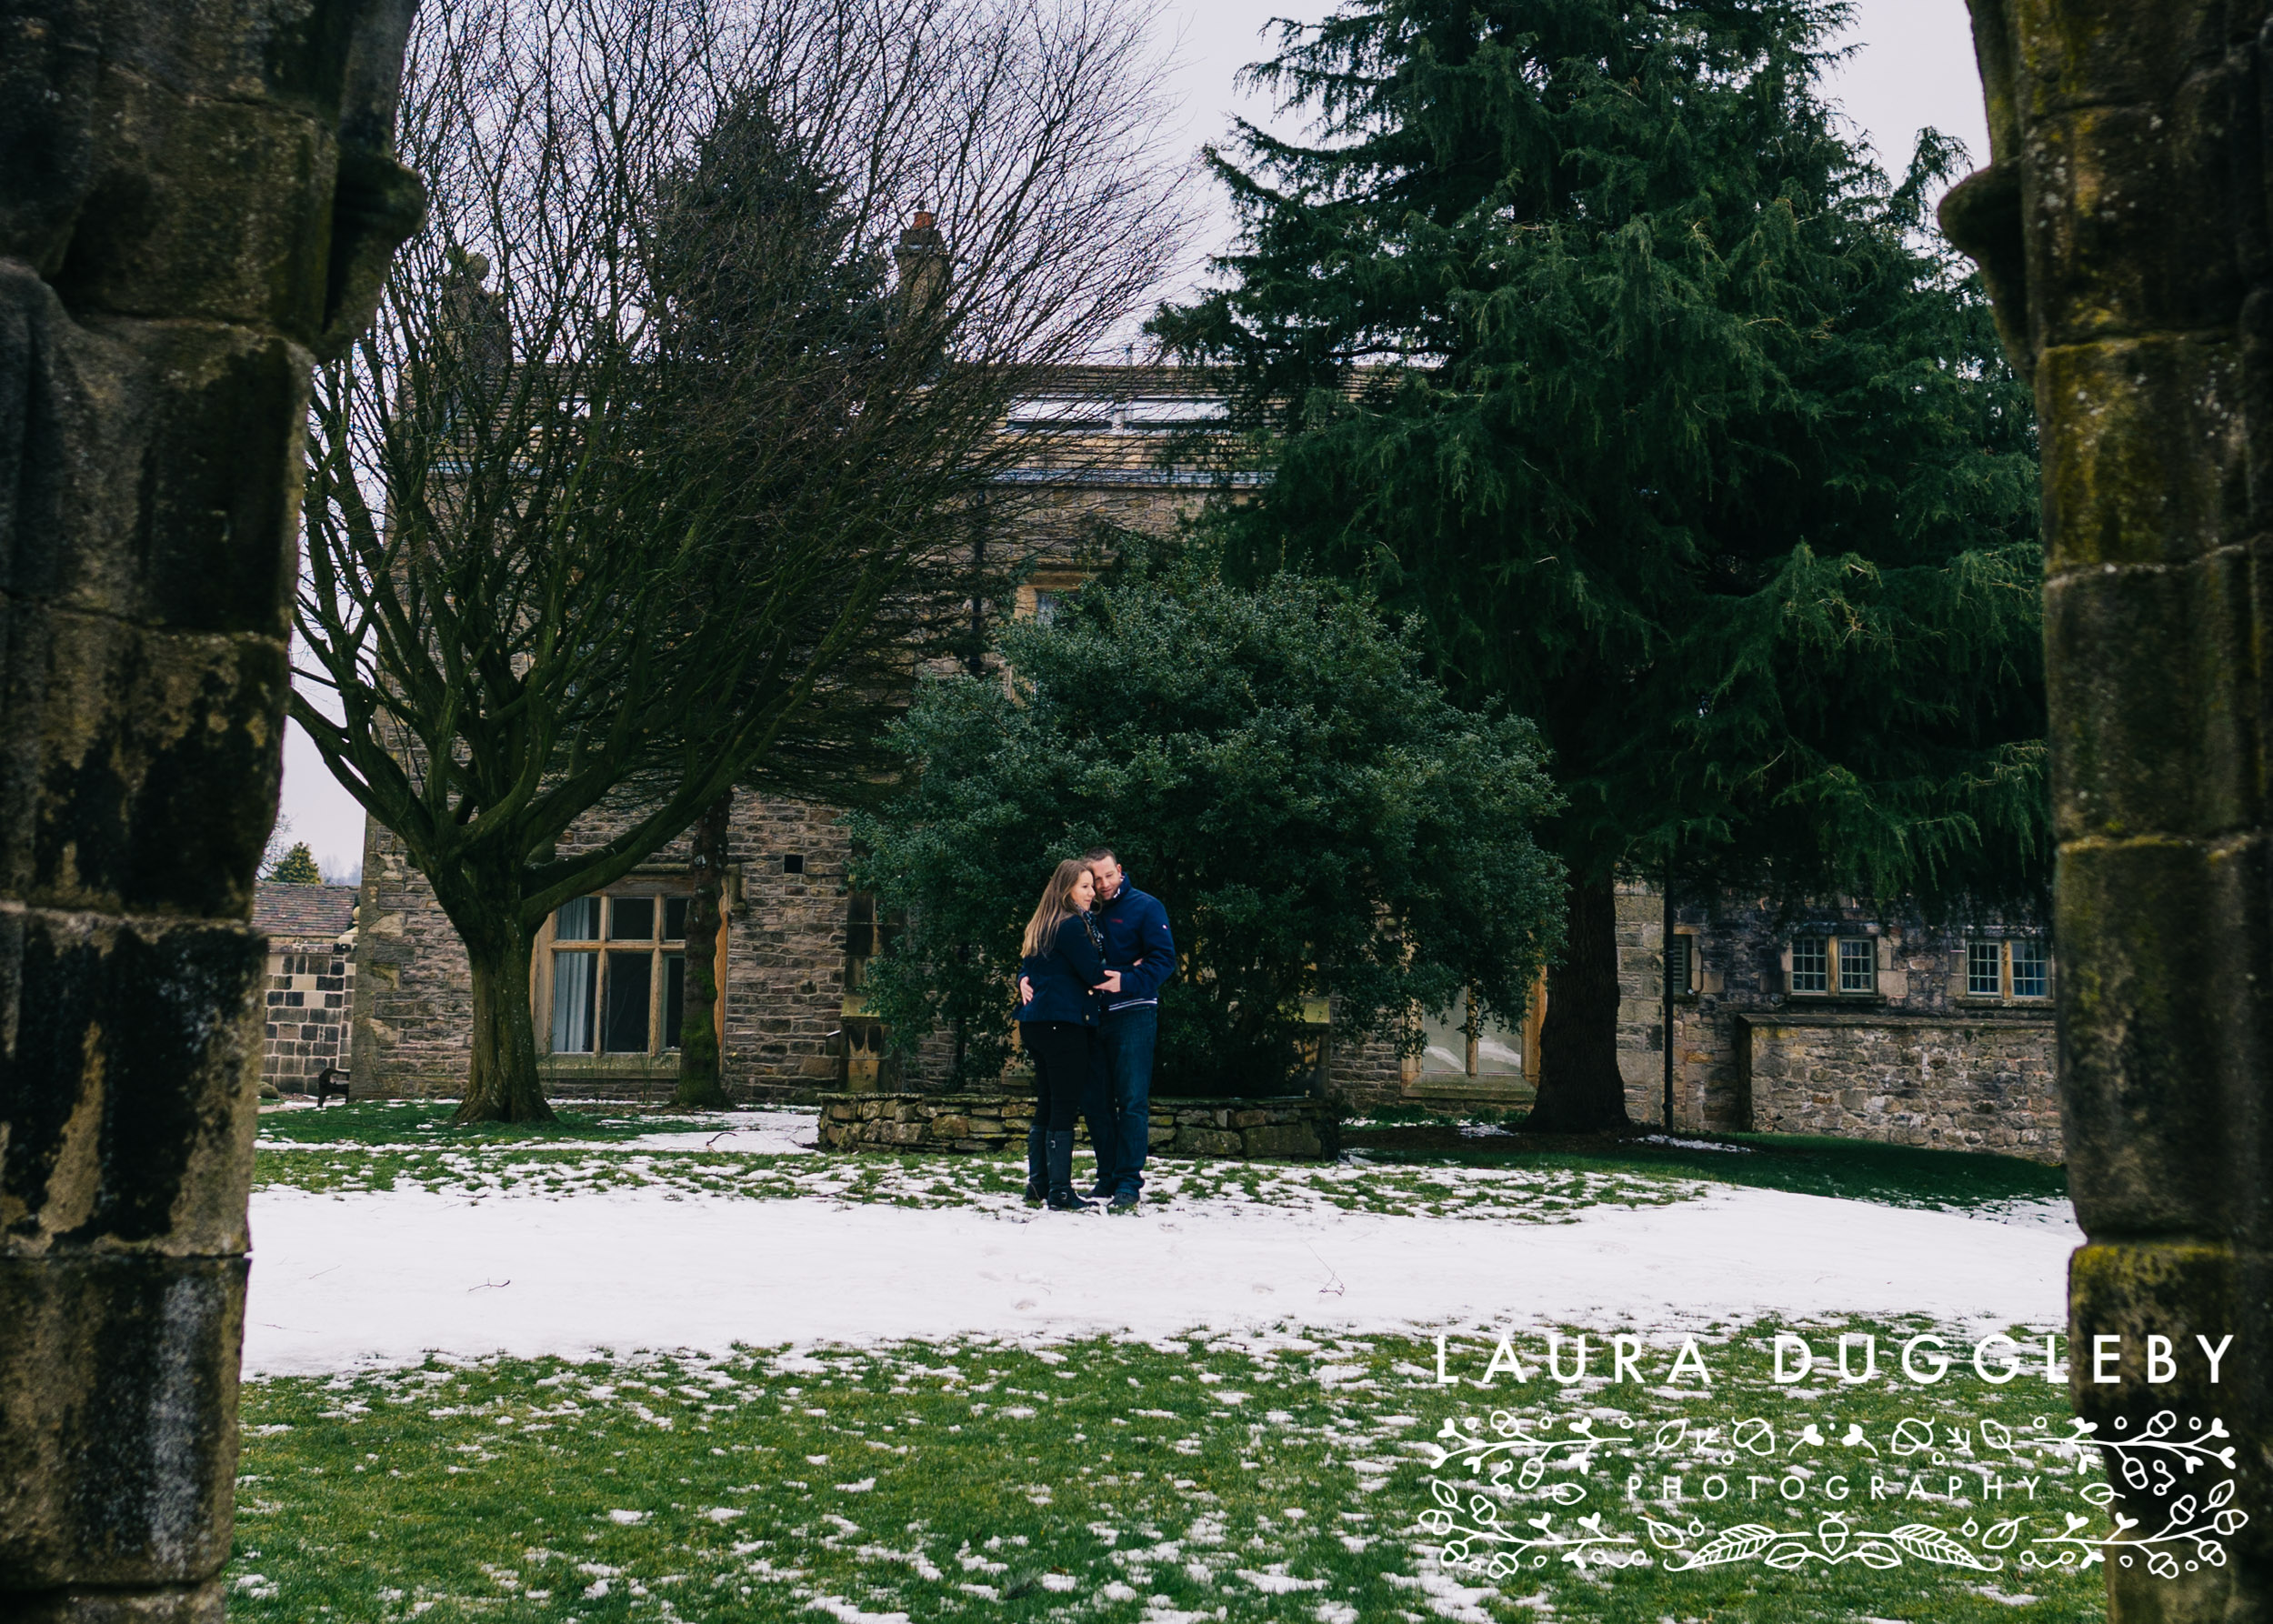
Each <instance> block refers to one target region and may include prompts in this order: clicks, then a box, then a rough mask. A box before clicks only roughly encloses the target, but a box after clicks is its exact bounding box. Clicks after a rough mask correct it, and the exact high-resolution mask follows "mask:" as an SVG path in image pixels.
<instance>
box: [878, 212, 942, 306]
mask: <svg viewBox="0 0 2273 1624" xmlns="http://www.w3.org/2000/svg"><path fill="white" fill-rule="evenodd" d="M892 264H893V265H894V266H895V267H896V268H897V270H898V272H899V277H900V303H901V307H902V308H903V309H904V310H906V311H909V312H924V311H936V309H937V307H938V306H940V305H942V304H944V303H945V302H946V296H947V239H946V237H945V236H942V235H941V233H940V230H939V227H938V226H937V225H936V223H935V221H934V220H933V218H932V213H931V211H930V210H929V209H927V208H919V209H917V210H916V220H915V223H914V224H913V225H911V226H908V228H907V229H906V230H905V231H903V232H901V233H900V240H899V244H898V246H896V247H895V248H894V249H893V250H892Z"/></svg>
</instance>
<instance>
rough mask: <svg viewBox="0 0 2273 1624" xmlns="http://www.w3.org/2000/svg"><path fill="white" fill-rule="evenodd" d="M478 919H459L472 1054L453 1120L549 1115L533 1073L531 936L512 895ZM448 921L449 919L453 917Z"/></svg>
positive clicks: (541, 1117)
mask: <svg viewBox="0 0 2273 1624" xmlns="http://www.w3.org/2000/svg"><path fill="white" fill-rule="evenodd" d="M481 912H482V916H483V919H482V927H480V928H478V929H476V930H474V931H468V930H466V928H465V927H463V926H460V927H459V929H458V935H459V936H460V937H461V938H462V939H463V940H464V941H465V943H466V968H467V969H468V970H470V971H471V972H472V973H473V978H474V1062H473V1066H472V1068H471V1069H470V1070H469V1071H468V1072H467V1075H466V1098H465V1100H464V1102H463V1103H462V1104H460V1105H459V1107H458V1108H457V1115H456V1116H455V1117H453V1118H450V1120H451V1121H453V1122H550V1121H551V1120H553V1108H552V1107H551V1106H549V1105H547V1104H546V1102H545V1089H544V1087H543V1085H542V1084H540V1083H539V1082H538V1081H537V1077H536V1019H535V1018H534V1017H533V1016H532V1015H531V1014H530V1012H529V955H530V952H531V950H532V946H533V944H532V943H531V942H530V940H529V933H528V932H527V931H526V929H524V928H523V927H522V925H521V923H520V917H521V910H520V907H519V902H518V899H517V898H516V899H515V901H514V904H513V905H512V906H511V907H496V908H494V909H492V908H485V909H483V910H481ZM453 922H454V923H455V921H453Z"/></svg>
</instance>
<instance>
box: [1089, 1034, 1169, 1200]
mask: <svg viewBox="0 0 2273 1624" xmlns="http://www.w3.org/2000/svg"><path fill="white" fill-rule="evenodd" d="M1097 1036H1098V1038H1099V1040H1100V1041H1099V1044H1098V1047H1099V1048H1100V1049H1101V1050H1102V1051H1103V1054H1104V1058H1105V1065H1104V1068H1103V1069H1104V1072H1105V1075H1106V1084H1107V1086H1108V1087H1109V1088H1111V1090H1112V1114H1113V1125H1114V1136H1113V1138H1114V1146H1113V1150H1114V1158H1113V1180H1114V1183H1115V1184H1116V1186H1117V1187H1118V1188H1120V1189H1122V1190H1125V1191H1126V1192H1127V1193H1128V1194H1129V1195H1132V1196H1133V1195H1136V1193H1137V1192H1138V1191H1140V1190H1142V1189H1143V1188H1145V1152H1146V1150H1147V1148H1149V1147H1150V1146H1151V1143H1152V1051H1153V1048H1154V1047H1155V1046H1156V1045H1157V1043H1158V1041H1159V1038H1160V1006H1159V1005H1157V1004H1138V1005H1135V1006H1133V1007H1130V1008H1126V1009H1108V1010H1106V1012H1105V1015H1104V1018H1103V1019H1102V1020H1101V1021H1100V1022H1099V1024H1098V1028H1097ZM1100 1165H1102V1164H1100Z"/></svg>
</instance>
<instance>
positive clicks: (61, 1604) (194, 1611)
mask: <svg viewBox="0 0 2273 1624" xmlns="http://www.w3.org/2000/svg"><path fill="white" fill-rule="evenodd" d="M6 1605H7V1609H8V1612H7V1617H8V1619H9V1624H223V1621H224V1619H226V1618H227V1616H228V1610H229V1602H228V1591H227V1590H226V1589H225V1587H224V1586H223V1585H222V1584H221V1583H220V1581H219V1580H217V1579H216V1580H214V1581H213V1582H211V1583H207V1584H193V1585H179V1586H168V1587H166V1588H165V1589H135V1590H97V1589H86V1588H85V1587H82V1586H74V1587H72V1588H70V1589H62V1590H47V1591H43V1592H41V1593H40V1594H38V1595H34V1596H22V1597H9V1598H8V1599H7V1603H6Z"/></svg>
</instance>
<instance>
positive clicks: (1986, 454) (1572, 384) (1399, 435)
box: [1154, 0, 2048, 1131]
mask: <svg viewBox="0 0 2273 1624" xmlns="http://www.w3.org/2000/svg"><path fill="white" fill-rule="evenodd" d="M1846 10H1847V8H1846V6H1845V5H1844V4H1842V3H1840V0H1457V4H1455V3H1452V0H1357V3H1354V4H1350V5H1345V6H1344V7H1343V9H1342V10H1340V11H1339V12H1337V14H1336V15H1334V16H1333V17H1332V18H1330V19H1329V20H1327V22H1325V23H1323V24H1320V25H1316V26H1312V27H1297V26H1293V25H1289V26H1287V29H1286V31H1285V33H1284V35H1283V38H1282V49H1281V51H1280V54H1279V55H1277V57H1276V58H1275V59H1273V60H1272V61H1270V62H1267V63H1265V64H1263V65H1260V66H1258V67H1257V68H1256V69H1254V70H1252V72H1253V74H1254V75H1255V77H1256V78H1257V80H1258V81H1259V82H1260V83H1261V84H1262V85H1264V86H1266V87H1267V88H1271V89H1273V90H1275V91H1276V92H1277V94H1278V95H1279V97H1280V99H1281V101H1282V103H1283V104H1284V105H1286V106H1287V108H1289V109H1291V110H1295V111H1297V112H1301V113H1305V114H1307V115H1311V116H1312V118H1313V119H1314V121H1315V122H1314V124H1313V125H1312V139H1311V141H1310V142H1309V143H1308V144H1303V143H1298V142H1294V141H1287V140H1281V139H1278V138H1276V137H1274V136H1272V135H1268V134H1267V133H1265V132H1263V131H1261V130H1259V129H1257V128H1256V127H1253V126H1250V125H1242V126H1240V128H1239V131H1238V135H1237V143H1236V147H1235V150H1234V151H1233V152H1232V153H1230V154H1228V155H1227V154H1224V153H1211V155H1210V158H1211V162H1212V163H1213V165H1214V166H1215V169H1216V172H1217V174H1218V175H1220V176H1221V178H1222V179H1223V181H1224V182H1225V183H1226V184H1227V185H1228V186H1229V188H1230V190H1231V193H1232V195H1233V198H1234V200H1235V201H1236V203H1237V207H1238V209H1239V211H1240V214H1241V217H1242V220H1243V223H1244V226H1245V231H1244V236H1243V240H1242V242H1241V244H1240V246H1239V247H1238V249H1237V252H1235V253H1233V254H1232V255H1230V256H1227V258H1226V259H1225V260H1223V261H1222V262H1221V268H1222V270H1223V271H1224V273H1225V274H1226V276H1225V281H1226V286H1224V287H1223V288H1222V289H1221V290H1220V291H1217V292H1215V293H1213V294H1211V295H1209V296H1205V297H1202V298H1200V299H1199V300H1197V302H1195V303H1193V304H1191V305H1188V306H1182V307H1179V308H1165V309H1163V310H1162V311H1161V312H1160V313H1159V315H1158V316H1157V317H1156V320H1155V323H1154V330H1155V331H1156V332H1157V334H1158V335H1159V336H1161V337H1163V338H1164V339H1165V340H1166V341H1167V342H1168V343H1169V345H1170V346H1172V347H1174V348H1175V349H1177V351H1179V352H1180V353H1182V354H1184V355H1186V356H1188V357H1192V358H1196V359H1204V360H1207V361H1210V362H1213V363H1216V364H1217V365H1220V366H1224V367H1225V368H1226V369H1227V372H1228V374H1229V376H1231V378H1232V381H1233V386H1234V392H1235V395H1236V396H1237V400H1238V401H1239V403H1240V405H1241V406H1242V407H1243V409H1244V411H1245V414H1246V416H1247V422H1248V423H1249V425H1250V426H1251V427H1252V428H1253V431H1254V433H1253V436H1252V438H1251V440H1250V441H1249V444H1250V445H1251V446H1253V447H1254V450H1255V454H1256V455H1257V456H1260V457H1261V458H1263V459H1265V460H1266V461H1267V462H1268V463H1269V464H1270V465H1272V466H1275V467H1276V470H1277V473H1276V477H1275V479H1274V480H1273V481H1272V483H1271V484H1270V486H1269V487H1268V488H1267V491H1265V492H1263V493H1261V494H1260V495H1259V496H1257V497H1256V498H1255V499H1253V500H1251V501H1247V502H1245V503H1243V504H1237V505H1234V504H1230V503H1226V504H1225V505H1224V506H1222V507H1221V508H1220V510H1219V511H1218V512H1217V514H1216V516H1215V519H1216V522H1217V525H1218V526H1220V528H1221V529H1222V531H1223V532H1224V534H1225V536H1226V537H1227V544H1228V546H1229V548H1230V551H1231V553H1232V555H1233V556H1234V557H1236V558H1238V559H1241V560H1243V561H1244V564H1245V566H1246V567H1247V568H1249V569H1252V570H1258V571H1259V570H1267V569H1273V568H1277V567H1279V566H1282V565H1283V564H1288V563H1294V564H1303V565H1310V566H1319V565H1324V566H1328V567H1332V568H1335V569H1337V570H1339V571H1341V572H1343V573H1345V574H1347V575H1348V576H1354V577H1358V578H1361V579H1362V580H1363V581H1364V582H1365V583H1366V584H1367V586H1369V587H1370V588H1371V589H1372V590H1373V591H1375V592H1376V593H1377V594H1378V595H1379V596H1381V598H1382V599H1383V600H1384V602H1385V603H1387V605H1388V606H1391V607H1392V608H1397V607H1407V608H1416V609H1418V610H1420V611H1421V612H1422V613H1423V614H1424V616H1425V617H1426V620H1427V625H1428V627H1429V628H1430V643H1429V647H1430V652H1431V654H1432V656H1433V657H1434V659H1435V661H1436V663H1437V668H1438V670H1439V672H1440V674H1441V675H1442V676H1443V677H1444V678H1445V679H1446V680H1447V683H1448V684H1449V685H1450V686H1451V687H1452V688H1453V690H1454V691H1455V692H1456V693H1458V694H1461V695H1463V696H1465V697H1470V698H1480V697H1487V696H1488V697H1504V698H1505V699H1506V700H1507V701H1508V702H1510V703H1512V704H1513V706H1514V707H1516V708H1517V710H1519V711H1521V712H1523V713H1525V714H1527V715H1529V716H1531V717H1535V718H1537V721H1538V723H1539V725H1540V727H1542V729H1543V730H1544V732H1545V734H1546V735H1547V738H1548V740H1549V742H1550V743H1551V744H1552V746H1553V747H1554V750H1555V756H1556V768H1557V773H1558V775H1559V777H1560V779H1561V782H1562V785H1563V787H1564V789H1565V791H1566V793H1567V797H1568V804H1567V809H1566V810H1565V812H1564V813H1563V814H1562V816H1561V817H1560V818H1559V819H1558V820H1557V823H1556V824H1555V826H1554V827H1553V828H1552V830H1551V831H1550V837H1551V839H1552V840H1553V842H1554V844H1555V846H1556V847H1557V849H1558V850H1559V852H1560V853H1561V855H1562V856H1563V857H1564V859H1565V861H1566V862H1567V865H1568V866H1569V869H1570V876H1571V889H1570V897H1569V903H1570V921H1569V930H1568V936H1567V949H1566V953H1565V957H1564V958H1563V960H1562V962H1561V963H1560V964H1558V965H1557V967H1556V969H1555V970H1554V972H1553V973H1552V976H1551V979H1550V983H1549V989H1548V1006H1547V1029H1546V1033H1545V1036H1544V1039H1543V1043H1542V1050H1543V1054H1542V1059H1543V1062H1544V1071H1543V1077H1542V1083H1541V1088H1540V1094H1539V1098H1538V1102H1537V1108H1535V1110H1534V1113H1533V1117H1532V1123H1533V1126H1534V1127H1535V1128H1539V1129H1542V1130H1547V1131H1595V1130H1600V1129H1604V1128H1617V1127H1619V1126H1621V1125H1622V1124H1623V1123H1624V1122H1625V1120H1626V1113H1625V1107H1624V1096H1623V1088H1622V1085H1621V1081H1620V1078H1619V1075H1618V1070H1617V1051H1616V1025H1617V961H1616V957H1615V943H1614V932H1613V927H1614V908H1613V897H1614V892H1613V887H1614V884H1615V882H1616V880H1617V877H1619V876H1620V875H1621V874H1633V873H1637V872H1638V873H1642V874H1647V875H1648V876H1649V877H1653V878H1655V877H1658V876H1659V875H1661V874H1663V873H1665V872H1666V871H1667V866H1668V865H1669V864H1670V865H1671V866H1672V870H1673V873H1674V875H1675V882H1676V885H1677V887H1682V888H1692V889H1694V888H1702V887H1715V888H1718V887H1746V888H1747V889H1752V890H1753V891H1754V893H1755V894H1763V895H1777V896H1782V897H1796V896H1798V895H1802V894H1807V893H1815V894H1818V895H1820V894H1826V893H1846V894H1853V895H1859V896H1870V897H1879V898H1886V899H1891V898H1893V897H1896V896H1898V895H1901V894H1906V893H1907V894H1910V895H1913V896H1917V897H1923V898H1924V899H1925V900H1926V901H1927V902H1928V905H1929V907H1930V906H1935V905H1946V904H1949V903H1952V902H1954V901H1955V900H1956V899H1958V898H1959V897H1987V898H1991V899H2001V898H2008V897H2016V896H2020V897H2032V896H2034V895H2035V894H2037V892H2038V890H2039V889H2040V888H2041V887H2042V886H2043V885H2044V883H2045V877H2046V875H2047V873H2048V843H2047V832H2046V824H2047V813H2046V791H2045V786H2044V779H2043V760H2044V757H2043V747H2042V743H2041V740H2042V735H2043V731H2044V715H2043V700H2042V683H2041V671H2040V659H2041V657H2040V644H2039V619H2038V574H2039V570H2040V557H2041V554H2040V548H2039V546H2038V538H2037V531H2036V521H2035V515H2036V504H2037V473H2036V457H2035V438H2034V420H2033V416H2032V414H2031V410H2030V403H2029V399H2028V395H2027V392H2026V390H2025V388H2024V387H2023V386H2022V385H2021V384H2020V383H2019V382H2018V380H2017V379H2016V378H2015V377H2014V376H2013V375H2012V374H2011V372H2010V371H2009V370H2008V367H2007V366H2006V364H2005V361H2004V359H2003V356H2001V354H2000V352H1999V351H1998V345H1997V341H1996V336H1995V333H1994V330H1993V327H1992V325H1991V321H1990V316H1989V312H1988V305H1987V302H1986V300H1985V299H1984V298H1983V297H1982V296H1981V293H1980V291H1979V288H1978V285H1977V284H1976V283H1975V282H1974V281H1973V280H1972V279H1971V278H1970V277H1969V276H1966V275H1965V274H1964V270H1965V267H1964V266H1963V264H1962V262H1961V261H1958V260H1957V259H1956V258H1954V256H1952V255H1951V254H1950V253H1949V251H1948V249H1947V248H1946V247H1945V246H1943V245H1942V244H1941V243H1939V242H1938V241H1937V240H1934V239H1932V238H1930V237H1929V236H1928V226H1927V224H1926V219H1925V214H1924V204H1925V200H1926V197H1927V195H1928V192H1929V191H1930V190H1931V189H1932V187H1933V186H1934V185H1935V184H1936V183H1937V182H1938V181H1939V180H1940V179H1941V178H1943V177H1944V176H1945V175H1948V173H1949V172H1950V170H1951V169H1952V168H1953V167H1954V165H1955V164H1956V163H1957V161H1958V158H1959V157H1960V156H1961V154H1960V153H1959V151H1958V148H1957V147H1956V146H1955V145H1954V144H1952V143H1949V142H1947V141H1945V140H1943V139H1941V138H1940V137H1938V136H1937V135H1934V134H1933V133H1932V132H1930V131H1929V132H1928V133H1926V135H1924V136H1922V137H1921V140H1920V143H1919V146H1918V154H1917V156H1916V158H1915V160H1914V161H1913V162H1912V164H1911V165H1910V166H1909V169H1908V174H1907V175H1906V176H1905V178H1904V179H1903V180H1902V181H1901V183H1900V184H1898V185H1890V184H1889V183H1888V182H1887V179H1886V178H1885V177H1884V176H1883V175H1881V174H1880V172H1879V171H1878V170H1877V168H1876V167H1875V166H1874V165H1872V164H1871V163H1870V162H1869V160H1868V158H1867V155H1865V154H1864V153H1863V152H1862V151H1860V150H1859V149H1858V148H1857V146H1856V145H1854V143H1853V142H1852V141H1851V140H1850V138H1849V137H1848V136H1847V135H1846V134H1845V133H1844V131H1843V126H1842V125H1841V122H1840V120H1839V117H1838V115H1837V112H1836V110H1835V109H1834V108H1833V107H1831V106H1830V105H1827V103H1826V102H1825V100H1824V99H1823V95H1822V91H1821V86H1820V80H1821V75H1822V73H1823V70H1824V68H1825V67H1826V66H1827V64H1828V62H1829V61H1830V57H1829V56H1828V55H1827V54H1826V52H1825V50H1824V45H1823V42H1824V41H1825V39H1826V38H1827V35H1829V33H1830V32H1831V31H1832V30H1833V29H1834V28H1835V27H1836V26H1837V25H1839V24H1841V23H1842V22H1844V20H1845V15H1846Z"/></svg>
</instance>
